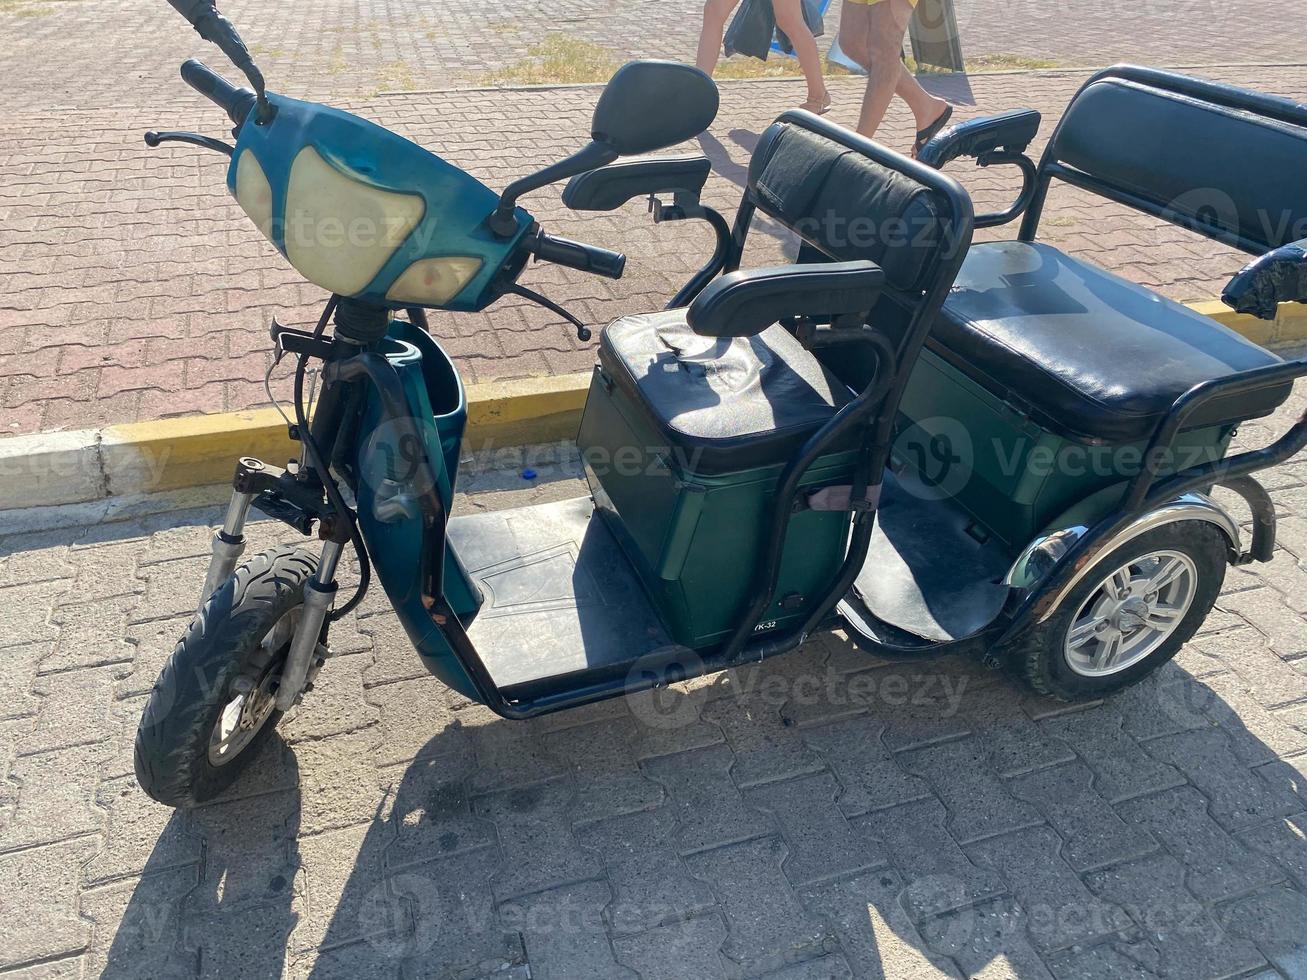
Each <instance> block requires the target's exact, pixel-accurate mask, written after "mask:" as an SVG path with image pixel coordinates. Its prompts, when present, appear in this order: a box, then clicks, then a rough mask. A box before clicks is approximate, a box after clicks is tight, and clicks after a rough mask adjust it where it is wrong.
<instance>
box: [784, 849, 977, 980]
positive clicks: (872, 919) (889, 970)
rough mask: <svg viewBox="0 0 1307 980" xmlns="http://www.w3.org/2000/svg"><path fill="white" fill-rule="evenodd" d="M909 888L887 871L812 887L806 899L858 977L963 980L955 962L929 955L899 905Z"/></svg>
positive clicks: (802, 896)
mask: <svg viewBox="0 0 1307 980" xmlns="http://www.w3.org/2000/svg"><path fill="white" fill-rule="evenodd" d="M903 887H904V885H903V879H902V877H900V876H899V874H898V873H897V872H894V871H891V870H888V869H885V870H881V871H873V872H870V873H867V874H861V875H858V876H857V877H855V878H848V879H845V880H842V881H832V882H828V883H825V884H819V885H811V886H809V887H807V888H804V889H803V890H802V891H801V893H800V898H801V900H802V901H803V904H804V905H805V906H807V908H808V909H809V910H810V911H811V912H813V914H815V915H820V916H822V917H823V918H824V919H825V920H826V921H827V922H828V923H829V924H830V926H831V927H832V928H833V929H834V930H835V932H836V935H837V936H838V937H839V941H840V946H841V948H842V949H843V950H844V955H845V956H846V957H847V958H848V961H849V963H850V964H852V966H853V970H854V974H855V975H856V976H859V977H869V978H880V977H886V978H890V977H894V978H899V977H902V978H912V980H926V978H934V977H957V976H958V972H957V970H956V969H955V968H954V967H953V965H952V963H951V962H950V961H949V960H947V959H945V958H943V957H932V956H931V955H930V954H929V953H928V952H926V951H925V946H924V944H923V942H922V939H921V936H920V934H919V933H918V931H917V928H916V926H915V925H913V923H912V920H911V919H910V918H909V917H908V915H907V913H906V912H905V911H904V909H903V906H902V905H900V904H899V896H900V895H901V894H902V892H903Z"/></svg>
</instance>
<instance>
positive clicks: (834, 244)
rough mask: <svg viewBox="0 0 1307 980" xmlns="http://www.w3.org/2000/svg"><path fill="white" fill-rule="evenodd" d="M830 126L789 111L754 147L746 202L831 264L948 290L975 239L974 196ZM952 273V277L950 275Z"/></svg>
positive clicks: (893, 284) (917, 287)
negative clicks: (868, 268) (869, 267)
mask: <svg viewBox="0 0 1307 980" xmlns="http://www.w3.org/2000/svg"><path fill="white" fill-rule="evenodd" d="M942 176H943V175H941V174H939V173H938V172H937V171H934V170H932V169H930V168H928V167H925V166H922V165H920V164H918V163H916V161H913V160H909V159H907V158H905V157H902V156H899V155H898V154H896V153H893V152H892V151H890V150H887V149H885V148H884V147H881V146H879V145H878V144H875V143H872V142H871V141H870V140H866V139H863V138H862V137H860V136H858V135H857V134H856V133H852V132H850V131H849V130H846V129H842V128H840V127H838V126H835V125H834V124H831V123H828V122H826V121H825V120H820V119H817V118H816V117H814V116H809V115H807V114H799V113H786V114H785V115H783V116H781V117H780V119H778V120H777V121H776V122H775V123H773V124H772V125H771V126H770V127H769V128H768V129H767V130H766V132H764V133H763V135H762V137H761V139H760V140H759V141H758V146H757V148H756V149H755V150H754V153H753V157H752V159H751V160H750V162H749V177H748V184H747V187H746V189H745V202H746V205H747V206H748V207H751V208H756V209H757V210H759V211H761V212H763V213H764V214H766V215H768V216H770V217H771V218H773V219H774V220H776V221H778V222H780V223H781V224H782V225H784V226H785V227H786V228H788V229H790V230H791V231H793V232H794V233H795V234H796V235H798V236H799V237H800V238H802V239H803V240H804V241H805V242H806V243H808V244H809V245H811V246H813V247H815V248H816V249H818V250H819V251H820V252H821V253H823V254H824V255H825V256H827V257H828V258H830V259H834V260H836V261H841V262H849V261H855V260H858V259H866V260H870V261H872V262H875V263H876V264H877V265H878V266H880V267H881V268H882V269H883V270H884V272H885V283H886V287H887V288H888V290H890V291H897V292H898V293H900V294H902V295H903V296H904V297H920V295H921V294H922V293H924V292H926V291H927V290H928V289H929V287H930V286H932V285H935V284H936V281H937V279H938V278H941V277H947V279H948V282H946V283H944V284H943V290H944V291H945V292H946V291H947V289H948V286H949V285H950V284H951V282H952V278H953V276H954V275H956V272H957V266H958V265H959V264H960V262H961V258H962V254H961V253H963V252H965V250H966V248H967V246H968V245H969V244H970V240H971V222H972V213H971V201H970V198H968V197H967V196H966V194H965V193H964V192H963V191H962V190H961V188H959V187H958V186H957V185H956V183H954V182H953V181H952V180H951V179H949V178H943V179H941V177H942ZM950 270H951V271H950Z"/></svg>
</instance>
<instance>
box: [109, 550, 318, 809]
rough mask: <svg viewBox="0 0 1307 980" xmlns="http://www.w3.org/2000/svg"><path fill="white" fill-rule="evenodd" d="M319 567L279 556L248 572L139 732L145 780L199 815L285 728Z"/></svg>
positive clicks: (199, 633)
mask: <svg viewBox="0 0 1307 980" xmlns="http://www.w3.org/2000/svg"><path fill="white" fill-rule="evenodd" d="M316 568H317V559H316V558H315V557H314V556H313V555H311V554H309V553H308V552H306V551H303V550H301V549H298V548H275V549H273V550H271V551H265V552H264V553H263V554H260V555H256V556H255V557H254V558H251V559H250V560H249V561H247V562H245V563H244V564H243V565H241V566H240V567H239V568H237V569H236V571H235V573H233V575H232V576H231V577H230V578H229V579H227V581H226V582H224V583H223V584H222V585H221V586H219V587H218V589H217V591H216V592H214V593H213V595H212V596H211V597H210V598H209V600H208V601H207V602H206V603H205V604H204V606H203V607H202V608H201V609H200V611H199V613H198V614H197V615H196V617H195V619H194V620H192V621H191V624H190V626H189V627H188V628H187V630H186V634H185V635H184V636H183V637H182V639H181V641H180V642H179V643H178V644H177V647H176V649H175V650H173V653H172V656H171V657H170V658H169V659H168V663H167V664H166V665H164V668H163V671H162V672H161V673H160V674H159V679H158V680H157V681H155V683H154V688H153V689H152V690H151V692H150V699H149V701H148V703H147V704H146V706H145V711H144V713H143V714H142V716H141V723H140V727H139V728H138V729H137V732H136V752H135V767H136V780H137V782H138V783H139V784H140V786H141V788H142V789H143V790H145V792H146V793H147V794H149V795H150V796H151V797H152V798H154V799H155V800H158V801H159V802H160V803H164V804H167V805H168V806H174V807H191V806H195V805H196V804H199V803H203V802H205V801H206V800H209V799H212V798H213V797H214V796H216V795H218V794H219V793H221V792H222V791H223V790H224V789H226V788H227V787H228V786H230V785H231V784H232V783H233V782H235V780H236V778H237V777H238V776H239V775H240V773H241V771H242V770H243V769H244V768H245V767H246V766H247V765H248V764H249V763H250V761H251V760H252V759H253V758H254V757H255V756H256V755H257V754H258V751H259V749H260V748H261V746H262V745H263V743H264V742H265V741H267V738H268V736H269V734H270V733H271V732H272V730H273V729H274V728H275V727H276V725H277V722H278V721H279V720H280V718H281V712H279V711H277V709H276V704H275V700H276V683H277V679H278V677H279V675H280V673H281V667H282V664H284V663H285V659H286V653H287V650H288V649H289V647H290V640H291V637H292V636H294V633H295V628H296V626H297V624H298V618H299V611H300V609H301V608H302V607H303V604H304V587H305V584H306V583H307V582H308V581H309V579H310V578H311V577H312V576H313V573H314V571H315V569H316Z"/></svg>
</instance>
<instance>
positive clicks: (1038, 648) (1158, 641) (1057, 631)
mask: <svg viewBox="0 0 1307 980" xmlns="http://www.w3.org/2000/svg"><path fill="white" fill-rule="evenodd" d="M1226 548H1227V542H1226V539H1225V536H1224V535H1223V534H1222V533H1221V532H1220V531H1219V530H1218V529H1217V528H1216V527H1214V526H1212V525H1211V524H1208V523H1206V522H1203V521H1177V522H1176V523H1174V524H1167V525H1164V526H1162V527H1159V528H1155V529H1154V530H1152V531H1149V532H1147V533H1146V534H1142V535H1140V536H1139V537H1137V538H1135V539H1134V540H1133V541H1129V542H1127V543H1126V544H1124V545H1122V546H1121V547H1120V548H1117V549H1116V550H1114V551H1113V552H1112V553H1111V554H1109V555H1107V556H1106V557H1104V558H1101V559H1100V560H1099V561H1097V562H1095V563H1094V565H1093V567H1092V568H1091V569H1090V571H1089V573H1088V574H1087V575H1086V576H1085V577H1084V578H1083V579H1082V580H1081V581H1080V582H1079V583H1078V584H1077V585H1076V587H1075V588H1074V589H1072V590H1071V592H1070V593H1069V594H1068V595H1067V596H1065V597H1064V598H1063V600H1062V602H1061V603H1060V604H1059V605H1058V607H1057V608H1056V609H1055V610H1054V612H1053V614H1052V616H1050V617H1049V619H1048V620H1046V621H1045V622H1044V623H1043V624H1041V625H1040V626H1038V627H1036V628H1035V629H1034V630H1033V631H1032V633H1031V635H1030V636H1029V638H1028V639H1027V640H1026V642H1025V643H1024V644H1023V645H1022V647H1021V649H1020V650H1019V651H1018V652H1017V653H1016V654H1015V655H1014V657H1013V666H1014V667H1015V668H1016V670H1017V671H1018V673H1020V674H1021V675H1022V676H1023V677H1024V678H1025V679H1026V680H1027V681H1028V682H1029V683H1030V685H1031V686H1032V687H1034V688H1035V689H1036V690H1037V691H1041V692H1042V693H1044V694H1050V695H1052V696H1054V697H1057V698H1061V699H1063V700H1068V701H1073V700H1079V699H1083V698H1093V697H1100V696H1102V695H1104V694H1107V693H1110V692H1111V691H1115V690H1119V689H1120V688H1123V687H1128V686H1129V685H1131V684H1134V683H1136V682H1137V681H1139V680H1142V679H1143V678H1144V677H1146V676H1147V675H1148V674H1150V673H1152V672H1153V671H1154V670H1156V669H1157V668H1158V667H1160V666H1161V665H1162V664H1164V663H1166V661H1168V660H1170V659H1171V658H1172V657H1174V656H1175V655H1176V654H1177V653H1178V652H1179V651H1180V648H1181V647H1182V646H1184V644H1185V643H1187V642H1188V641H1189V639H1190V638H1191V637H1192V636H1193V635H1194V633H1195V632H1197V630H1198V627H1199V626H1201V625H1202V623H1203V620H1204V619H1206V618H1207V614H1208V613H1209V612H1210V611H1211V609H1212V606H1213V605H1214V604H1215V602H1216V597H1217V596H1218V595H1219V594H1220V592H1221V585H1222V584H1223V583H1224V581H1225V569H1226Z"/></svg>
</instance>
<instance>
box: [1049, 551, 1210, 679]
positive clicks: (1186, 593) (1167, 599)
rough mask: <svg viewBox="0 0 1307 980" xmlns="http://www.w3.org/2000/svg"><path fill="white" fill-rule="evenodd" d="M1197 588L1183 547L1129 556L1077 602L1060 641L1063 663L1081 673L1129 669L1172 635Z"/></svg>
mask: <svg viewBox="0 0 1307 980" xmlns="http://www.w3.org/2000/svg"><path fill="white" fill-rule="evenodd" d="M1197 591H1198V569H1197V566H1195V565H1194V562H1193V559H1192V558H1190V557H1189V556H1188V555H1186V554H1184V553H1183V552H1180V551H1169V550H1163V551H1154V552H1150V553H1149V554H1146V555H1142V556H1140V557H1138V558H1132V559H1131V560H1130V561H1129V562H1127V563H1125V564H1124V565H1122V566H1121V567H1120V568H1118V569H1116V570H1115V571H1114V572H1112V574H1111V575H1108V576H1107V577H1106V578H1104V579H1103V580H1102V581H1101V582H1099V584H1098V588H1096V589H1094V590H1093V592H1091V593H1090V594H1089V596H1088V598H1086V599H1085V601H1084V602H1083V603H1081V604H1080V608H1079V609H1078V610H1077V611H1076V614H1075V616H1074V617H1073V618H1072V620H1071V629H1070V630H1068V631H1067V634H1066V638H1065V641H1064V653H1065V656H1066V661H1067V664H1068V665H1069V666H1070V667H1071V669H1072V670H1073V671H1075V672H1076V673H1077V674H1080V675H1082V676H1084V677H1107V676H1110V675H1112V674H1118V673H1120V672H1121V671H1124V670H1129V669H1130V668H1131V667H1133V666H1134V665H1135V664H1137V663H1139V661H1141V660H1143V659H1144V658H1145V657H1147V656H1149V655H1150V654H1151V653H1153V652H1154V651H1155V650H1157V648H1158V647H1160V646H1161V645H1162V644H1163V643H1165V642H1166V641H1167V640H1168V639H1169V638H1170V637H1171V635H1172V634H1173V633H1174V632H1175V631H1176V629H1177V628H1178V627H1179V625H1180V623H1181V622H1182V621H1183V620H1184V617H1185V614H1186V613H1188V612H1189V607H1190V606H1192V605H1193V601H1194V596H1195V595H1196V594H1197Z"/></svg>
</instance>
